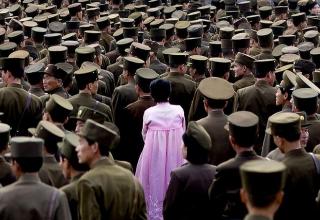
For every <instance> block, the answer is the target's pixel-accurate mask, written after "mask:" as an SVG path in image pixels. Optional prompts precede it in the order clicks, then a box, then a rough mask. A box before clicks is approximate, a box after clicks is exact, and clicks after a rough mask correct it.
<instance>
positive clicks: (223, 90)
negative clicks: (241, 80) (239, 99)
mask: <svg viewBox="0 0 320 220" xmlns="http://www.w3.org/2000/svg"><path fill="white" fill-rule="evenodd" d="M199 91H200V92H201V94H202V95H203V96H205V97H206V98H208V99H213V100H228V99H230V98H231V97H233V95H234V89H233V86H232V84H231V83H229V82H228V81H226V80H225V79H222V78H218V77H209V78H206V79H203V80H202V81H201V82H200V84H199Z"/></svg>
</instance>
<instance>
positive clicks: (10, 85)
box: [7, 83, 23, 89]
mask: <svg viewBox="0 0 320 220" xmlns="http://www.w3.org/2000/svg"><path fill="white" fill-rule="evenodd" d="M7 87H14V88H20V89H22V88H23V87H22V85H21V84H18V83H10V84H8V85H7Z"/></svg>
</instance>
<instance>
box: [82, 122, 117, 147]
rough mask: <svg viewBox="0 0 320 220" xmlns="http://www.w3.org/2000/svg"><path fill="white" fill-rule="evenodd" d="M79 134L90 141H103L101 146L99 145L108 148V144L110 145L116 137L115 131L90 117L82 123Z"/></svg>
mask: <svg viewBox="0 0 320 220" xmlns="http://www.w3.org/2000/svg"><path fill="white" fill-rule="evenodd" d="M79 135H80V136H82V137H84V138H87V139H89V140H91V141H96V142H98V143H99V144H102V143H103V146H100V148H101V147H106V148H108V149H110V146H112V144H113V142H114V140H115V138H116V137H117V133H116V132H114V131H112V130H111V129H109V128H107V127H106V126H104V125H102V124H99V123H97V122H95V121H93V120H91V119H88V120H87V121H86V122H85V123H84V126H83V127H82V128H81V130H80V133H79Z"/></svg>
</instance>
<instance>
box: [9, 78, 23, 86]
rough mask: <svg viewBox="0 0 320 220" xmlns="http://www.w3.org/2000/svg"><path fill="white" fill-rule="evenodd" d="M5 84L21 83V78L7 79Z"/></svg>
mask: <svg viewBox="0 0 320 220" xmlns="http://www.w3.org/2000/svg"><path fill="white" fill-rule="evenodd" d="M7 84H19V85H21V79H19V78H12V79H9V80H8V83H7Z"/></svg>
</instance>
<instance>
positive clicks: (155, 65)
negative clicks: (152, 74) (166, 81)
mask: <svg viewBox="0 0 320 220" xmlns="http://www.w3.org/2000/svg"><path fill="white" fill-rule="evenodd" d="M149 68H150V69H153V70H154V71H156V72H157V73H158V74H159V75H161V74H163V73H165V72H166V71H167V69H168V67H167V65H166V64H164V63H162V62H160V60H158V59H156V60H153V61H152V62H151V63H150V66H149Z"/></svg>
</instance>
